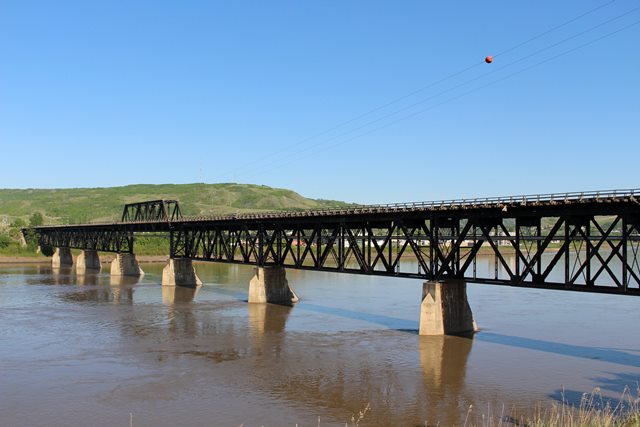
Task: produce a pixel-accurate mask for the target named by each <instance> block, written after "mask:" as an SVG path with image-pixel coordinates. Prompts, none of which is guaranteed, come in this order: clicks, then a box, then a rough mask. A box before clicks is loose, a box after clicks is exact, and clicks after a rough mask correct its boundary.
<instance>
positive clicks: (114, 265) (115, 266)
mask: <svg viewBox="0 0 640 427" xmlns="http://www.w3.org/2000/svg"><path fill="white" fill-rule="evenodd" d="M111 275H112V276H144V271H142V269H141V268H140V266H139V265H138V261H137V260H136V256H135V254H130V253H119V254H116V259H114V260H113V261H111Z"/></svg>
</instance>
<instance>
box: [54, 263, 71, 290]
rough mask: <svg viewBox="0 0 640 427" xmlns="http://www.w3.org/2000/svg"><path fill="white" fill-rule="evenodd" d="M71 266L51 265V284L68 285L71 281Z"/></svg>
mask: <svg viewBox="0 0 640 427" xmlns="http://www.w3.org/2000/svg"><path fill="white" fill-rule="evenodd" d="M71 273H72V268H71V267H68V266H63V267H51V282H50V283H51V284H53V285H69V284H71V283H72V275H71Z"/></svg>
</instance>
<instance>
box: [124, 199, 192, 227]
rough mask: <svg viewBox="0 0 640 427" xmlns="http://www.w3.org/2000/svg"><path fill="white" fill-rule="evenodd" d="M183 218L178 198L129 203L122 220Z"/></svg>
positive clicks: (174, 219)
mask: <svg viewBox="0 0 640 427" xmlns="http://www.w3.org/2000/svg"><path fill="white" fill-rule="evenodd" d="M181 219H182V212H181V211H180V204H179V203H178V201H177V200H151V201H147V202H140V203H129V204H126V205H124V209H123V210H122V220H121V221H122V222H148V221H169V222H171V221H179V220H181Z"/></svg>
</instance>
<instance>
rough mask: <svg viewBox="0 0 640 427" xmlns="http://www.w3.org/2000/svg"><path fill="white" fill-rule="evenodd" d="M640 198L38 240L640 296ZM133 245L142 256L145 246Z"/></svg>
mask: <svg viewBox="0 0 640 427" xmlns="http://www.w3.org/2000/svg"><path fill="white" fill-rule="evenodd" d="M638 194H640V193H639V192H638V191H637V190H629V191H615V192H608V193H603V192H593V193H570V196H567V195H565V197H562V195H560V196H558V195H546V196H537V197H534V196H528V197H523V198H517V197H515V198H514V197H512V198H500V199H498V198H496V199H482V200H474V201H473V202H468V203H467V202H465V203H459V201H452V203H451V204H448V205H447V204H445V203H440V204H438V203H432V204H429V203H423V204H420V205H419V206H417V205H413V204H412V205H388V206H384V207H381V206H377V207H358V208H354V209H347V210H331V211H315V212H294V213H291V212H285V213H280V214H279V215H275V214H274V213H268V214H255V215H243V216H242V217H239V216H226V217H218V218H184V219H183V220H181V221H175V222H170V221H168V220H167V221H165V222H158V221H150V222H148V223H142V222H138V223H131V222H127V223H120V224H111V225H108V226H107V225H103V226H102V227H103V228H100V226H95V225H94V226H93V227H95V228H94V229H93V230H91V229H90V227H91V226H90V225H85V226H57V227H40V228H37V229H36V232H38V233H39V235H40V241H41V242H45V240H44V239H45V238H48V239H49V240H47V242H51V244H52V245H53V243H55V242H61V243H64V242H65V241H64V239H62V238H53V237H51V236H53V235H57V234H60V235H62V233H63V232H69V231H70V229H75V230H76V231H75V232H76V233H80V232H83V233H86V234H87V237H86V238H87V239H88V240H84V241H83V240H82V239H76V240H73V239H68V240H69V242H70V244H69V245H53V246H71V247H83V246H82V245H89V244H91V245H93V246H91V247H88V248H94V247H95V246H98V250H110V249H100V244H95V243H94V241H98V242H103V243H101V245H102V247H105V246H106V247H109V248H111V250H112V251H113V248H114V246H113V244H112V243H109V244H105V243H104V242H113V240H109V239H107V238H106V237H105V236H102V237H99V235H100V234H106V233H115V232H118V231H119V232H121V233H125V235H126V236H129V235H127V234H126V233H131V234H130V235H131V236H132V235H133V233H134V232H138V231H145V232H148V231H165V232H168V233H169V235H170V255H171V257H172V258H187V259H193V260H202V261H214V262H227V263H241V264H254V265H261V266H268V265H274V266H284V267H287V268H297V269H308V270H320V271H333V272H342V273H352V274H369V275H383V276H393V277H407V278H419V279H423V280H443V279H447V278H464V279H467V280H468V281H471V282H479V283H490V284H500V285H510V286H519V287H533V288H545V289H563V290H571V291H587V292H605V293H618V294H627V295H640V256H639V252H640V204H639V203H638V200H637V199H636V196H637V195H638ZM47 236H48V237H47ZM89 236H94V237H93V240H92V238H91V237H89ZM123 236H124V235H123ZM116 240H117V239H116ZM125 240H126V239H125ZM122 243H123V244H122V245H121V247H123V248H125V250H127V249H128V250H132V249H131V248H132V245H133V240H126V242H122ZM127 245H129V246H127ZM401 260H402V263H401V262H400V261H401Z"/></svg>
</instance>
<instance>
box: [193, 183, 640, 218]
mask: <svg viewBox="0 0 640 427" xmlns="http://www.w3.org/2000/svg"><path fill="white" fill-rule="evenodd" d="M636 197H640V189H637V188H636V189H628V190H605V191H581V192H568V193H548V194H530V195H520V196H506V197H480V198H464V199H449V200H438V201H427V202H407V203H389V204H374V205H352V206H347V207H340V208H327V209H319V210H313V211H267V212H255V213H242V214H226V215H207V216H191V217H185V218H184V221H207V220H210V221H215V220H226V219H260V218H282V217H300V216H324V215H349V214H359V213H363V214H366V213H377V212H394V211H399V210H403V211H407V210H409V211H410V210H442V209H470V208H479V207H482V208H486V207H503V206H516V205H517V206H526V205H536V204H553V203H581V202H582V203H586V202H594V201H595V202H600V201H610V200H619V199H624V200H626V199H631V200H635V198H636Z"/></svg>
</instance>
